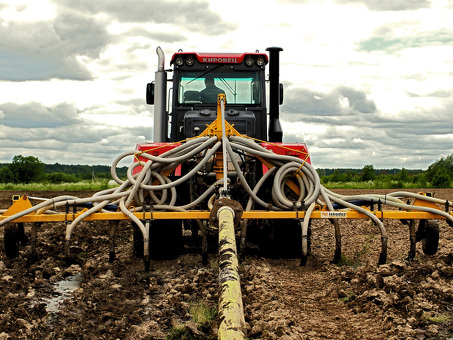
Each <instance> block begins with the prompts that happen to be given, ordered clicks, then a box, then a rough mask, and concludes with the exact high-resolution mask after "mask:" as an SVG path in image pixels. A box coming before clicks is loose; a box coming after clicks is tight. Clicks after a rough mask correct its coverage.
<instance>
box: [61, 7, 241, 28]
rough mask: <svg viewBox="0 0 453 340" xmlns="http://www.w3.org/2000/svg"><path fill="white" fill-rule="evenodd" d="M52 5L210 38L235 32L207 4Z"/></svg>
mask: <svg viewBox="0 0 453 340" xmlns="http://www.w3.org/2000/svg"><path fill="white" fill-rule="evenodd" d="M55 3H56V4H58V5H59V6H66V7H67V8H70V9H72V10H77V11H80V12H81V13H84V14H85V15H86V14H91V15H96V14H106V15H107V16H110V17H112V18H115V19H116V20H118V21H119V22H122V23H157V24H173V25H176V26H179V27H182V28H184V29H185V30H189V31H196V32H202V33H203V34H206V35H211V36H216V35H220V34H224V33H225V32H226V31H230V30H234V29H235V28H236V27H235V26H234V25H232V24H230V23H227V22H224V21H223V20H222V18H221V16H220V15H219V14H217V13H215V12H213V11H211V9H210V8H209V2H208V1H190V0H189V1H179V2H174V1H142V0H109V1H92V0H79V1H70V0H59V1H55Z"/></svg>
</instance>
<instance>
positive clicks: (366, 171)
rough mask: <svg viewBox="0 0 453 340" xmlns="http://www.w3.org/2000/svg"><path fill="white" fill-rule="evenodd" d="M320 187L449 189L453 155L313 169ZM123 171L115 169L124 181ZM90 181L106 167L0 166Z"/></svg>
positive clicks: (19, 159)
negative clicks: (412, 162)
mask: <svg viewBox="0 0 453 340" xmlns="http://www.w3.org/2000/svg"><path fill="white" fill-rule="evenodd" d="M317 171H318V174H319V176H320V178H321V183H323V184H329V183H349V182H352V183H354V182H355V183H358V182H369V181H372V182H374V183H375V184H376V186H377V187H387V188H403V187H404V186H405V184H407V183H411V184H412V185H413V186H416V187H419V188H427V187H435V188H450V187H452V184H453V154H452V155H449V156H447V157H445V158H441V159H440V160H437V161H436V162H434V163H433V164H431V165H430V166H429V167H428V169H427V170H407V169H404V168H402V169H375V168H374V166H373V165H370V164H367V165H365V166H364V167H363V168H362V169H317ZM126 172H127V167H120V168H117V174H118V175H119V176H120V177H125V176H126ZM93 178H105V179H110V178H111V175H110V166H108V165H66V164H59V163H55V164H44V163H43V162H41V161H40V160H39V159H38V158H37V157H33V156H26V157H25V156H22V155H17V156H14V157H13V159H12V162H11V163H3V164H1V163H0V183H38V182H47V183H76V182H80V181H83V180H91V179H93Z"/></svg>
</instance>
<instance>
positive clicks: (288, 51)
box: [0, 0, 453, 169]
mask: <svg viewBox="0 0 453 340" xmlns="http://www.w3.org/2000/svg"><path fill="white" fill-rule="evenodd" d="M452 18H453V1H452V0H431V1H430V0H324V1H322V0H321V1H313V0H312V1H310V0H266V1H262V0H228V1H219V0H214V1H209V0H179V1H176V0H159V1H157V0H140V1H139V0H98V1H93V0H78V1H69V0H6V1H5V0H0V163H8V162H11V160H12V158H13V157H14V156H15V155H23V156H35V157H38V158H39V160H41V161H42V162H44V163H48V164H54V163H60V164H90V165H91V164H106V165H110V164H111V163H112V161H113V159H114V158H115V157H116V156H117V155H119V154H120V153H122V152H124V151H127V150H130V149H134V148H135V145H136V144H137V143H141V142H145V141H152V136H153V134H152V130H153V107H152V106H149V105H146V103H145V88H146V83H149V82H151V81H152V80H154V73H155V71H156V69H157V55H156V47H157V46H161V47H162V49H163V51H164V52H165V55H166V61H165V62H166V64H165V67H166V68H170V65H169V61H170V58H171V56H172V54H173V53H174V52H176V51H178V50H180V49H182V50H183V51H186V52H190V51H197V52H241V53H242V52H254V51H256V50H259V51H262V52H264V51H265V50H266V48H267V47H269V46H279V47H282V48H283V52H282V53H281V55H280V62H281V68H280V81H281V82H282V83H283V84H284V87H285V93H284V103H283V105H282V106H281V107H280V118H281V122H282V126H283V131H284V137H283V141H284V142H303V143H306V144H307V147H308V150H309V152H310V155H311V161H312V164H313V165H314V166H315V167H316V168H362V167H364V166H365V165H368V164H372V165H373V166H374V168H376V169H391V168H399V169H400V168H406V169H426V168H427V167H428V166H429V165H430V164H432V163H433V162H435V161H436V160H439V159H440V158H442V157H446V156H448V155H450V154H452V153H453V120H452V110H453V81H452V79H453V20H452Z"/></svg>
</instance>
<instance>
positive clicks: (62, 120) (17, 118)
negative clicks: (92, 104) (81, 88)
mask: <svg viewBox="0 0 453 340" xmlns="http://www.w3.org/2000/svg"><path fill="white" fill-rule="evenodd" d="M0 112H3V118H2V119H1V120H0V125H4V126H8V127H13V128H17V127H18V128H56V127H61V126H71V125H75V124H77V123H79V119H78V118H77V109H76V108H75V107H74V106H73V105H71V104H66V103H62V104H58V105H56V106H54V107H50V108H49V107H45V106H44V105H42V104H40V103H33V102H31V103H26V104H16V103H6V104H0ZM0 118H1V116H0Z"/></svg>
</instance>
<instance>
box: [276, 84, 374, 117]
mask: <svg viewBox="0 0 453 340" xmlns="http://www.w3.org/2000/svg"><path fill="white" fill-rule="evenodd" d="M282 111H285V112H286V113H287V114H288V117H289V115H295V116H296V117H297V116H299V115H301V114H302V115H308V116H325V117H339V116H346V115H351V114H355V113H362V114H369V113H373V112H375V111H376V104H375V103H374V101H372V100H370V99H368V98H367V96H366V94H365V93H364V92H363V91H358V90H355V89H352V88H348V87H345V86H340V87H337V88H335V89H334V90H332V91H331V92H329V93H322V92H316V91H313V90H310V89H305V88H295V89H293V88H289V89H288V90H287V91H286V93H285V99H284V106H283V107H282Z"/></svg>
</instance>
